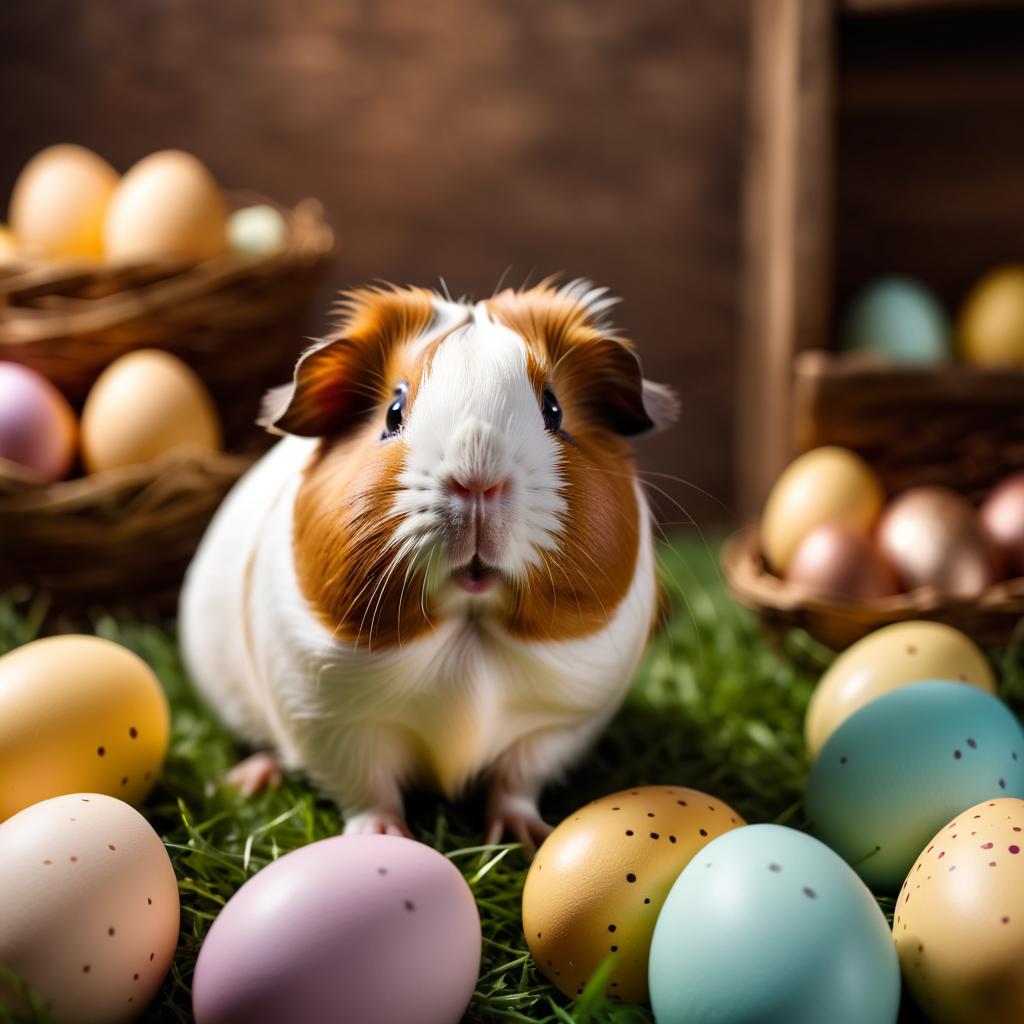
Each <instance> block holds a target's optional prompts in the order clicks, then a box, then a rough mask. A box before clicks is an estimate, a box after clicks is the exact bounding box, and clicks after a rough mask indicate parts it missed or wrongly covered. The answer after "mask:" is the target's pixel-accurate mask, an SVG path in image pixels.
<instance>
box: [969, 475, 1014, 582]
mask: <svg viewBox="0 0 1024 1024" xmlns="http://www.w3.org/2000/svg"><path fill="white" fill-rule="evenodd" d="M979 516H980V518H981V525H982V526H983V527H984V528H985V530H986V532H987V533H988V535H989V536H990V537H991V538H992V541H993V543H994V544H995V545H996V547H997V548H998V549H999V551H1000V553H1001V554H1002V556H1003V560H1004V562H1005V564H1006V570H1007V574H1008V575H1009V576H1010V577H1015V576H1024V473H1015V474H1014V475H1013V476H1011V477H1009V478H1007V479H1006V480H1004V481H1003V482H1002V483H1001V484H1000V485H999V486H998V487H997V488H996V489H995V490H994V491H993V492H992V493H991V494H990V495H989V496H988V498H986V499H985V503H984V504H983V505H982V506H981V511H980V512H979Z"/></svg>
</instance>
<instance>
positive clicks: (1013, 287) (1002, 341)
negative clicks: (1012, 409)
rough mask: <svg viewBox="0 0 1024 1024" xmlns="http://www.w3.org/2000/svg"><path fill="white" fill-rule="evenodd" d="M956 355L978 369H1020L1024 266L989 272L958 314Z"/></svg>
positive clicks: (1023, 339)
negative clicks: (957, 350)
mask: <svg viewBox="0 0 1024 1024" xmlns="http://www.w3.org/2000/svg"><path fill="white" fill-rule="evenodd" d="M958 331H959V341H960V353H961V355H962V356H963V358H964V361H965V362H968V363H977V364H978V365H982V366H1010V365H1012V366H1024V264H1009V265H1007V266H1003V267H997V268H996V269H995V270H991V271H989V273H987V274H986V275H985V276H984V277H983V278H981V280H980V281H978V283H977V284H976V285H975V286H974V287H973V288H972V289H971V291H970V294H969V295H968V296H967V298H966V299H965V300H964V304H963V308H962V309H961V310H960V321H959V324H958Z"/></svg>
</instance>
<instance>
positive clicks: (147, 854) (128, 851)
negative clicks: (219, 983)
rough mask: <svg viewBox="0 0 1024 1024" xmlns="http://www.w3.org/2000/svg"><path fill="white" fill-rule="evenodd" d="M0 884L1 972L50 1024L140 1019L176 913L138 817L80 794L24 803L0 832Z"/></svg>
mask: <svg viewBox="0 0 1024 1024" xmlns="http://www.w3.org/2000/svg"><path fill="white" fill-rule="evenodd" d="M0 878H2V879H3V913H2V914H0V963H3V964H5V965H6V966H7V967H9V968H10V969H11V970H13V971H14V972H15V974H16V975H17V976H18V977H19V978H20V979H21V980H22V981H23V982H24V983H25V984H27V985H28V986H29V988H30V989H31V990H32V991H34V992H35V993H36V995H38V996H39V997H40V999H41V1000H42V1001H43V1003H44V1005H45V1006H46V1007H47V1008H48V1010H49V1012H50V1013H51V1014H52V1015H53V1017H54V1018H55V1019H56V1020H57V1021H59V1022H60V1024H97V1022H99V1021H102V1022H103V1024H124V1022H127V1021H133V1020H135V1019H137V1018H138V1017H139V1016H141V1014H142V1013H143V1011H144V1010H145V1009H146V1006H147V1004H148V1003H149V1002H150V1001H151V1000H152V999H153V997H154V996H155V995H156V993H157V990H158V989H159V988H160V985H161V984H162V982H163V980H164V978H165V977H166V975H167V971H168V969H169V968H170V965H171V960H172V959H173V956H174V948H175V946H176V945H177V942H178V929H179V916H180V908H179V902H178V884H177V879H176V878H175V875H174V868H173V867H172V866H171V861H170V858H169V857H168V856H167V851H166V850H165V849H164V844H163V843H162V842H161V841H160V837H159V836H158V835H157V834H156V832H154V831H153V829H152V827H151V826H150V825H149V823H148V822H147V821H146V819H145V818H143V817H142V815H141V814H139V812H138V811H136V810H135V809H134V808H132V807H129V806H128V804H126V803H123V802H122V801H120V800H116V799H114V798H113V797H110V796H105V795H103V794H101V793H88V792H86V793H73V794H70V795H66V796H59V797H55V798H54V799H52V800H44V801H43V802H42V803H38V804H33V805H32V806H31V807H29V808H26V809H25V810H23V811H21V812H20V813H18V814H16V815H15V816H14V817H13V818H10V819H8V820H7V821H5V822H4V823H3V824H2V825H0ZM33 1019H35V1018H33Z"/></svg>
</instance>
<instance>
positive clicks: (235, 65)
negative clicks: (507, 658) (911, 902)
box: [0, 0, 748, 523]
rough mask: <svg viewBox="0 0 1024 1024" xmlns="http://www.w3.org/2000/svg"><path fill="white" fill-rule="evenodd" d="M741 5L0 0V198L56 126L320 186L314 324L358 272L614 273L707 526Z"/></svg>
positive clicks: (712, 0)
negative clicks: (667, 399)
mask: <svg viewBox="0 0 1024 1024" xmlns="http://www.w3.org/2000/svg"><path fill="white" fill-rule="evenodd" d="M747 21H748V3H747V0H643V2H641V3H621V2H615V0H588V2H585V0H566V2H560V3H551V2H542V0H520V2H518V3H514V4H512V3H500V2H497V0H486V2H481V0H436V2H423V3H421V2H416V0H217V2H213V3H211V2H210V0H121V2H111V0H94V2H89V3H83V2H81V0H32V2H31V3H13V2H10V3H4V4H0V47H2V52H3V59H2V61H0V95H2V96H4V97H6V102H5V103H3V104H2V105H0V139H2V140H3V141H2V146H0V195H3V196H7V195H8V194H9V191H10V188H11V185H12V184H13V181H14V178H15V176H16V174H17V172H18V170H19V168H20V167H21V165H22V164H23V163H24V162H25V160H27V159H28V157H29V156H31V155H32V154H33V153H34V152H35V151H37V150H38V149H41V148H42V147H43V146H45V145H48V144H49V143H52V142H57V141H69V142H78V143H81V144H83V145H86V146H89V147H91V148H93V149H95V150H97V151H98V152H99V153H101V154H102V155H103V156H105V157H106V158H107V159H108V160H110V161H111V162H112V163H113V164H114V165H115V166H117V167H118V168H119V169H121V170H125V169H127V168H128V166H129V165H130V164H132V163H133V162H134V161H135V160H136V159H138V158H139V157H141V156H143V155H145V154H146V153H148V152H151V151H153V150H156V149H162V148H167V147H180V148H184V149H188V150H191V151H193V152H194V153H196V154H197V155H198V156H199V157H200V158H202V159H203V160H204V161H206V162H207V163H208V165H209V166H210V167H211V169H212V170H213V172H214V173H215V175H216V176H217V177H218V179H219V180H220V181H221V183H222V184H224V185H225V186H228V187H231V188H251V189H255V190H257V191H259V192H262V193H264V194H266V195H269V196H272V197H273V198H275V199H277V200H279V201H282V202H292V201H295V200H298V199H300V198H302V197H304V196H307V195H312V196H317V197H318V198H320V199H322V200H323V202H324V204H325V206H326V208H327V212H328V217H329V219H330V221H331V223H332V224H333V226H334V227H335V229H336V232H337V235H338V240H339V244H338V251H337V257H336V261H335V265H334V267H333V268H332V271H331V274H330V276H329V281H328V282H325V285H324V288H323V290H322V294H321V295H320V299H319V304H318V307H317V309H316V310H315V311H314V316H313V317H312V320H311V323H310V324H309V325H307V330H309V331H311V332H315V331H317V330H319V329H320V328H321V327H322V326H323V323H324V319H323V318H324V310H325V309H326V306H327V304H328V302H329V300H330V297H331V293H332V291H333V290H334V289H336V288H339V287H346V286H351V285H356V284H359V283H362V282H365V281H367V280H370V279H373V278H385V279H388V280H393V281H398V282H403V283H404V282H412V283H419V284H426V285H436V284H437V281H438V277H439V275H443V276H444V278H445V280H446V281H447V282H448V285H449V286H450V288H451V289H452V291H453V292H454V293H469V294H475V295H484V294H489V293H490V292H491V291H492V290H493V288H494V286H495V284H496V283H497V282H498V280H499V278H500V277H501V276H502V274H503V272H504V271H505V270H506V268H507V267H511V270H510V271H509V273H508V278H507V280H508V281H509V282H510V283H520V282H522V281H523V280H524V279H525V278H526V277H527V275H530V276H531V279H534V280H535V279H536V278H537V277H539V276H542V275H544V274H547V273H549V272H551V271H556V270H564V271H566V272H567V273H569V274H570V275H573V276H576V275H585V276H587V277H590V278H592V279H594V280H595V281H596V282H598V283H600V284H604V285H608V286H609V287H611V288H612V289H613V291H615V292H616V293H617V294H619V295H621V296H622V297H623V298H624V299H625V303H624V305H623V306H622V307H621V309H620V311H619V314H618V319H619V321H620V323H621V324H622V325H623V327H624V328H625V329H626V331H627V332H628V333H629V334H630V335H631V336H633V337H634V338H635V339H636V340H637V341H638V343H639V345H640V348H641V352H642V355H643V357H644V363H645V367H646V370H647V373H648V375H649V376H651V377H654V378H656V379H660V380H664V381H667V382H669V383H671V384H672V385H674V386H675V387H676V388H677V389H678V391H679V392H680V395H681V397H682V400H683V417H682V422H681V423H680V425H679V427H678V428H677V429H676V431H675V432H674V433H672V434H671V435H668V436H665V437H662V438H656V439H651V440H650V441H648V442H645V443H644V444H643V449H642V459H643V462H644V464H645V465H646V466H648V467H649V468H651V469H654V470H657V471H661V472H665V473H670V474H674V475H678V476H680V477H683V478H685V479H686V480H687V481H690V482H691V483H692V484H693V485H695V488H699V489H701V490H704V491H707V492H708V493H709V494H710V495H712V496H713V497H714V499H716V500H712V499H711V498H708V497H706V496H703V495H702V494H701V493H700V491H699V490H697V489H695V488H690V487H682V486H681V485H677V484H668V485H667V486H668V489H669V490H670V491H671V493H672V494H673V496H674V497H676V498H677V499H678V500H680V501H681V502H682V503H683V504H684V505H685V506H686V508H687V509H688V511H690V512H691V513H693V514H694V515H695V516H696V517H697V518H698V519H699V520H700V521H701V522H705V523H706V522H711V521H716V520H718V521H720V520H722V519H725V518H727V517H728V514H729V512H728V509H729V508H730V507H731V502H732V463H733V459H732V453H733V434H734V404H735V403H734V391H735V374H736V350H737V337H736V336H737V330H738V324H739V317H738V311H737V295H738V292H739V289H738V273H739V245H740V231H739V226H740V213H739V211H740V179H741V149H742V142H743V135H744V125H745V107H746V101H745V88H746V68H747V31H748V25H747ZM296 344H297V348H298V347H299V346H300V345H301V337H299V332H298V331H297V338H296ZM657 482H658V483H659V484H665V481H664V480H661V479H658V480H657ZM720 503H721V504H720ZM662 514H663V516H664V518H666V519H667V520H670V521H674V520H679V519H680V518H681V515H680V513H679V512H678V510H676V509H673V508H671V507H670V506H669V505H667V504H664V505H663V508H662Z"/></svg>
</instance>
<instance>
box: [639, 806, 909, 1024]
mask: <svg viewBox="0 0 1024 1024" xmlns="http://www.w3.org/2000/svg"><path fill="white" fill-rule="evenodd" d="M649 982H650V991H651V1005H652V1007H653V1009H654V1019H655V1020H656V1021H657V1022H658V1024H822V1022H823V1021H828V1022H829V1024H883V1022H884V1024H892V1022H893V1021H895V1020H896V1015H897V1013H898V1012H899V1002H900V971H899V963H898V960H897V956H896V949H895V947H894V945H893V941H892V933H891V932H890V931H889V926H888V924H887V923H886V920H885V917H884V916H883V914H882V912H881V910H880V909H879V907H878V904H877V903H876V902H875V899H874V897H873V896H872V895H871V893H870V892H869V891H868V889H867V887H866V886H865V885H864V883H863V882H862V881H861V880H860V879H859V878H858V877H857V876H856V874H854V872H853V871H851V870H850V868H849V866H848V865H847V864H846V863H845V862H844V861H843V860H842V859H841V858H840V857H838V856H837V855H836V854H835V853H833V852H832V851H831V850H830V849H829V848H828V847H827V846H825V845H824V844H823V843H820V842H819V841H818V840H817V839H815V838H813V837H812V836H809V835H806V834H805V833H803V832H797V831H795V830H793V829H790V828H784V827H783V826H782V825H748V826H747V827H745V828H738V829H735V830H733V831H732V832H727V833H725V835H721V836H719V837H718V838H717V839H714V840H713V841H712V842H710V843H708V845H707V846H705V847H704V849H703V850H702V851H701V852H700V853H699V854H698V855H697V856H696V857H694V858H693V860H692V861H690V863H689V864H688V865H687V866H686V868H684V870H683V872H682V873H681V874H680V876H679V877H678V878H677V879H676V882H675V884H674V885H673V886H672V889H671V890H670V891H669V894H668V898H667V899H666V900H665V903H664V906H663V907H662V909H661V914H660V916H659V917H658V923H657V925H656V926H655V929H654V939H653V942H652V944H651V957H650V968H649Z"/></svg>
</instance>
